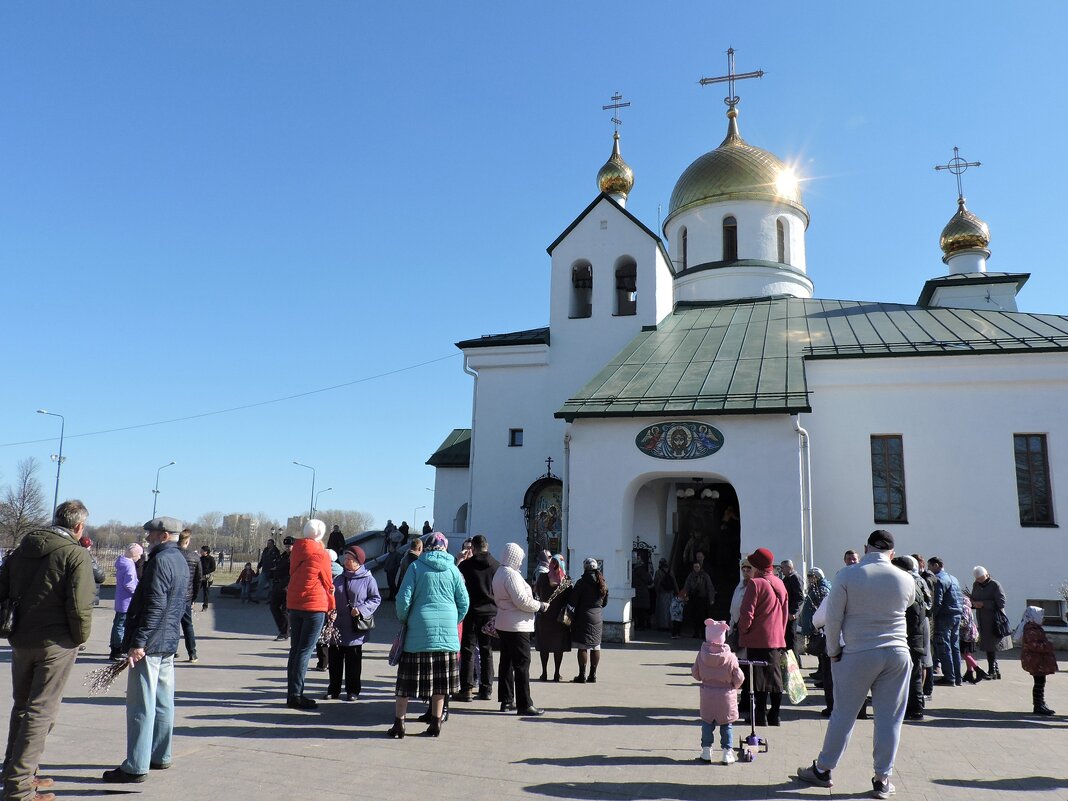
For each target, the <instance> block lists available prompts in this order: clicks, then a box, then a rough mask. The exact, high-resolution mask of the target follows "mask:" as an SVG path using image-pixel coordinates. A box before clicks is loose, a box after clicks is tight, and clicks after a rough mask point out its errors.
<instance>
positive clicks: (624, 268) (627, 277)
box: [616, 256, 638, 316]
mask: <svg viewBox="0 0 1068 801" xmlns="http://www.w3.org/2000/svg"><path fill="white" fill-rule="evenodd" d="M637 282H638V265H637V264H635V263H634V259H632V258H631V257H630V256H624V257H622V258H621V259H618V260H617V261H616V314H617V315H620V316H627V315H631V314H637V311H638V283H637Z"/></svg>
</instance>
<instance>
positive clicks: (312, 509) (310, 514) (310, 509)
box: [293, 459, 315, 520]
mask: <svg viewBox="0 0 1068 801" xmlns="http://www.w3.org/2000/svg"><path fill="white" fill-rule="evenodd" d="M293 464H295V465H296V466H297V467H306V468H308V469H309V470H311V471H312V489H311V504H309V506H308V519H309V520H310V519H311V518H313V517H315V468H314V467H312V466H311V465H310V464H304V463H303V462H298V461H297V460H296V459H294V460H293Z"/></svg>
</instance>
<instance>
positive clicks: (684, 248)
mask: <svg viewBox="0 0 1068 801" xmlns="http://www.w3.org/2000/svg"><path fill="white" fill-rule="evenodd" d="M688 239H689V235H688V234H687V233H686V228H685V227H684V228H683V229H682V230H681V231H679V261H680V262H681V263H682V269H684V270H685V269H686V267H687V266H688V265H689V263H690V253H689V241H688Z"/></svg>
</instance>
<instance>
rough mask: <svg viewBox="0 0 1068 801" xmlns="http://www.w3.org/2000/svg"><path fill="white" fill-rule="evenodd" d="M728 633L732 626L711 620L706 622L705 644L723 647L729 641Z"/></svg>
mask: <svg viewBox="0 0 1068 801" xmlns="http://www.w3.org/2000/svg"><path fill="white" fill-rule="evenodd" d="M728 631H730V626H728V625H727V624H726V623H723V622H721V621H719V620H713V619H712V618H709V619H708V620H706V621H705V642H707V643H711V644H712V645H723V643H725V642H726V641H727V632H728Z"/></svg>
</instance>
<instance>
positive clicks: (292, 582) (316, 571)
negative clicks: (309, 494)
mask: <svg viewBox="0 0 1068 801" xmlns="http://www.w3.org/2000/svg"><path fill="white" fill-rule="evenodd" d="M325 534H326V523H324V522H323V521H322V520H309V521H308V522H307V523H306V524H305V526H304V538H303V539H299V540H297V541H296V542H295V543H294V544H293V550H292V552H291V554H290V557H289V588H288V589H287V590H286V606H287V607H288V608H289V665H288V672H287V678H288V687H287V690H286V706H288V707H290V708H292V709H315V707H316V703H315V701H313V700H312V699H310V698H305V697H304V675H305V674H306V673H307V672H308V660H309V659H310V658H311V654H312V651H314V650H315V643H316V642H318V640H319V633H320V632H321V631H322V630H323V624H324V623H325V622H326V618H327V616H330V617H331V618H333V615H334V614H335V612H334V579H333V577H332V576H331V574H330V557H328V556H327V555H326V550H325V549H324V548H323V535H325Z"/></svg>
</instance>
